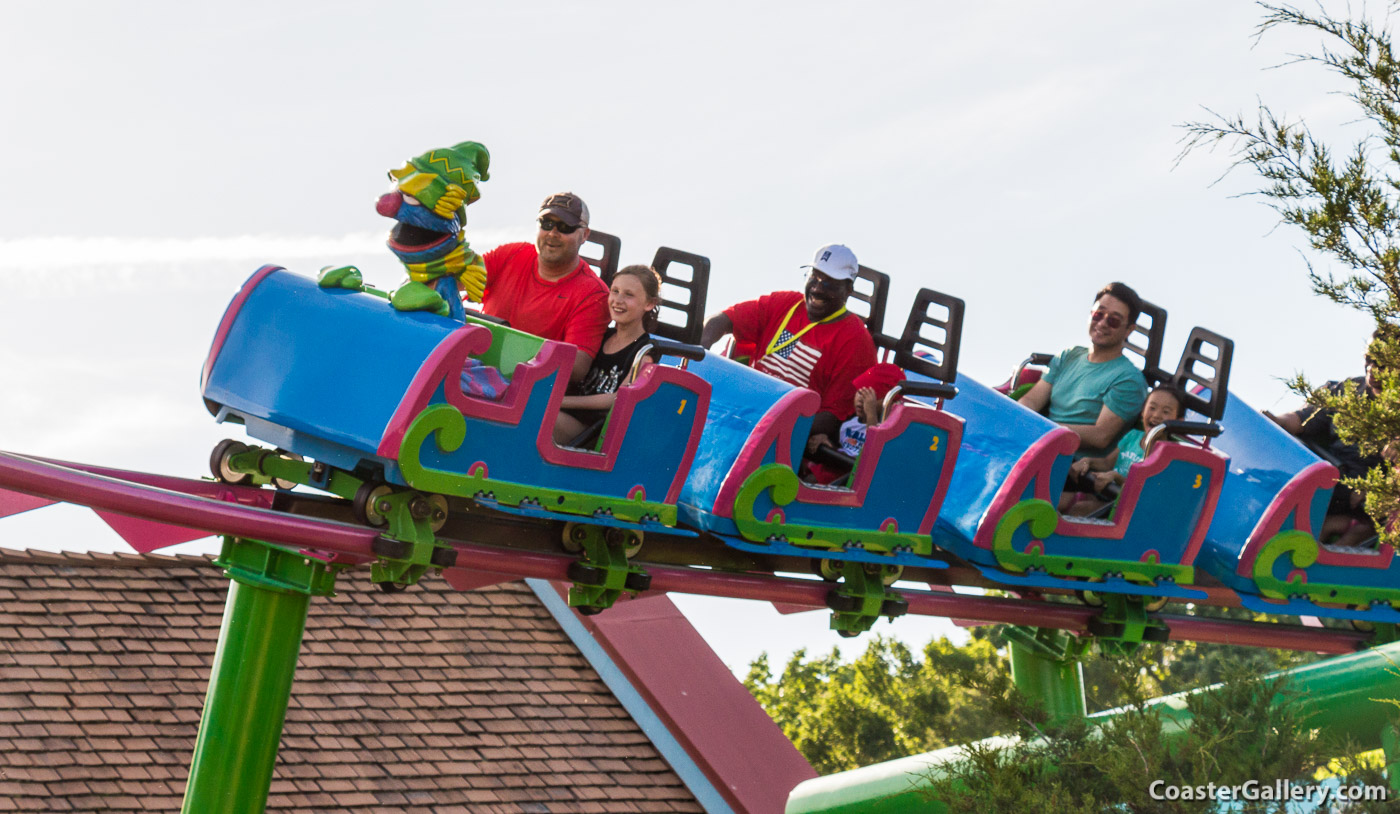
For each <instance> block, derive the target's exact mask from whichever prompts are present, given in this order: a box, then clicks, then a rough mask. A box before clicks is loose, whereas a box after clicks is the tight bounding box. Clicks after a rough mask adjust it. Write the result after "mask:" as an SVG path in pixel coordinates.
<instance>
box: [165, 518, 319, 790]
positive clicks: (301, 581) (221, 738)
mask: <svg viewBox="0 0 1400 814" xmlns="http://www.w3.org/2000/svg"><path fill="white" fill-rule="evenodd" d="M215 563H217V564H218V565H221V566H223V568H224V573H225V574H227V575H228V576H229V577H231V578H232V580H233V581H232V582H231V583H230V585H229V592H228V602H227V604H226V605H225V606H224V622H223V627H222V628H221V629H220V631H219V646H218V650H217V651H215V653H214V664H213V668H212V670H211V671H210V675H209V694H208V695H207V696H206V697H205V699H204V715H203V717H202V719H201V720H200V723H199V737H198V738H197V739H196V741H195V747H194V757H193V759H192V761H191V763H190V779H189V784H188V785H187V786H186V787H185V802H184V806H183V808H182V809H181V811H182V812H184V814H261V812H262V811H264V810H265V809H266V807H267V792H268V788H269V787H270V786H271V785H272V768H273V765H274V764H275V763H276V762H277V747H278V744H279V743H280V742H281V739H282V722H283V720H284V719H285V718H286V715H287V703H288V701H289V700H290V698H291V693H292V678H293V676H294V675H295V673H296V667H297V654H298V653H299V651H300V650H301V637H302V632H303V631H304V630H305V628H306V613H307V609H308V607H309V606H310V602H311V597H312V596H328V595H330V593H331V592H332V589H333V588H334V586H335V569H334V568H333V567H332V566H328V565H327V564H326V563H324V562H322V561H320V560H316V559H310V558H305V557H303V556H301V555H300V554H298V553H297V552H296V551H295V550H292V549H287V548H281V547H279V546H274V545H270V544H267V543H261V542H257V541H255V540H241V539H234V538H225V539H224V549H223V553H222V554H220V556H219V559H217V560H215Z"/></svg>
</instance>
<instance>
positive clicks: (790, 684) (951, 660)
mask: <svg viewBox="0 0 1400 814" xmlns="http://www.w3.org/2000/svg"><path fill="white" fill-rule="evenodd" d="M1198 612H1204V613H1207V614H1211V615H1229V616H1233V617H1242V616H1250V615H1251V614H1249V613H1248V612H1247V611H1242V610H1239V609H1216V608H1202V609H1198ZM1000 631H1001V628H994V627H983V628H977V629H976V630H974V631H973V638H972V640H971V641H969V642H968V643H967V644H965V645H955V644H953V643H951V642H949V641H948V640H947V639H945V638H938V639H934V640H933V641H931V642H929V643H928V644H927V645H926V646H925V647H924V648H923V650H922V652H921V653H920V654H919V656H918V657H916V656H915V655H914V654H913V653H912V652H911V651H910V650H909V648H908V647H907V646H905V645H904V644H903V643H901V642H898V641H895V640H891V639H886V638H882V637H880V636H876V637H874V638H872V639H871V640H870V642H869V644H868V646H867V647H866V649H865V651H864V653H862V655H860V656H859V657H858V658H856V659H855V660H854V661H852V662H850V663H845V664H843V663H842V661H841V656H840V651H839V650H837V649H835V648H833V649H832V651H831V652H830V653H828V654H826V655H825V656H822V657H818V658H808V656H807V653H806V651H804V650H799V651H797V652H796V653H794V654H793V656H792V658H790V659H789V660H788V662H787V664H786V666H785V667H784V668H783V670H782V673H781V674H780V675H777V676H775V675H774V674H773V671H772V669H771V667H770V666H769V663H768V657H767V655H763V656H760V657H759V658H758V659H756V660H755V661H754V662H753V663H752V664H751V665H750V666H749V671H748V674H747V677H746V678H745V679H744V685H745V686H746V687H748V689H749V691H750V692H752V693H753V694H754V697H755V698H757V699H758V701H759V703H760V704H761V705H762V706H763V708H764V709H765V710H767V711H768V714H769V715H771V716H772V717H773V719H774V721H776V722H777V724H778V726H779V727H781V728H782V730H783V732H784V734H786V735H787V736H788V738H790V739H791V740H792V742H793V744H794V745H796V746H797V749H798V751H800V752H801V753H802V754H803V756H805V757H806V758H807V760H808V762H810V763H811V764H812V766H813V768H815V769H816V770H817V771H818V772H820V773H822V774H828V773H831V772H837V771H844V770H846V769H854V768H858V767H860V766H867V765H869V764H872V763H880V762H883V761H886V760H893V759H895V758H899V757H904V756H906V755H912V754H919V753H921V752H928V751H931V750H934V749H939V748H942V747H944V746H953V745H957V744H963V743H969V742H973V741H979V740H982V739H983V738H986V737H989V736H992V735H997V734H1009V733H1012V732H1014V731H1015V727H1013V726H1012V725H1011V724H1010V723H1009V721H1011V720H1013V719H1014V718H1015V716H1014V715H1002V716H1000V717H989V716H988V714H987V710H988V708H989V707H990V706H991V705H994V704H997V703H1001V702H1000V701H998V700H997V699H1001V698H1004V697H1006V696H1007V695H1008V694H1009V693H1010V683H1011V681H1010V666H1009V664H1008V662H1007V659H1006V656H1005V655H1004V654H1003V651H1004V647H1005V644H1006V641H1005V639H1004V637H1003V636H1002V635H1001V632H1000ZM1315 658H1316V656H1315V655H1313V654H1306V653H1304V654H1299V653H1292V652H1288V651H1279V650H1260V649H1255V648H1246V647H1231V646H1226V645H1211V644H1198V643H1194V642H1175V643H1173V644H1172V645H1171V646H1170V647H1166V646H1161V645H1144V646H1142V647H1140V648H1139V649H1138V650H1136V651H1135V652H1134V653H1133V654H1132V655H1131V656H1129V657H1127V658H1119V657H1113V658H1104V657H1098V656H1094V655H1092V654H1091V655H1090V656H1089V657H1088V658H1087V659H1086V660H1085V662H1084V687H1085V694H1086V695H1087V697H1088V700H1089V710H1090V711H1091V712H1092V711H1097V710H1103V709H1111V708H1116V707H1122V706H1127V705H1130V704H1132V703H1133V701H1134V699H1139V698H1152V697H1156V696H1159V695H1169V694H1171V693H1175V692H1180V691H1182V690H1188V689H1194V688H1196V687H1201V686H1206V685H1209V684H1213V683H1216V682H1219V681H1223V680H1225V678H1226V677H1227V676H1228V675H1231V674H1232V671H1235V672H1239V671H1244V672H1246V673H1248V674H1251V675H1262V674H1264V673H1266V672H1270V671H1273V670H1278V669H1281V668H1285V667H1292V666H1296V665H1298V664H1302V663H1306V662H1308V661H1312V660H1314V659H1315Z"/></svg>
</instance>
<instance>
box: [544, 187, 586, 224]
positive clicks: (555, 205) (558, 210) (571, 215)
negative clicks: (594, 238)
mask: <svg viewBox="0 0 1400 814" xmlns="http://www.w3.org/2000/svg"><path fill="white" fill-rule="evenodd" d="M545 215H551V216H553V217H555V218H558V219H559V220H560V222H562V223H563V224H564V225H565V226H587V225H588V204H586V203H584V202H583V199H582V198H580V197H579V196H577V195H575V194H574V193H572V192H556V193H554V194H553V195H551V196H549V197H548V198H545V199H544V203H542V204H540V214H539V217H541V218H542V217H544V216H545Z"/></svg>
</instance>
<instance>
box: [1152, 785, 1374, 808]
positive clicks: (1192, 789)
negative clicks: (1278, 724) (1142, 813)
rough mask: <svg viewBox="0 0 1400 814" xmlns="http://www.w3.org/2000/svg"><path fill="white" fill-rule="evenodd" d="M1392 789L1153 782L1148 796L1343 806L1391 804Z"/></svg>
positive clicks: (1170, 798) (1165, 798) (1350, 786)
mask: <svg viewBox="0 0 1400 814" xmlns="http://www.w3.org/2000/svg"><path fill="white" fill-rule="evenodd" d="M1389 792H1390V789H1389V788H1387V787H1386V786H1365V785H1345V784H1342V785H1338V784H1336V783H1331V784H1326V785H1322V784H1316V783H1294V782H1293V781H1291V780H1272V781H1258V780H1247V781H1245V782H1244V783H1240V784H1238V785H1232V786H1224V785H1219V784H1216V783H1207V784H1205V785H1204V786H1177V785H1173V784H1171V783H1168V782H1166V781H1165V780H1156V781H1153V783H1152V784H1151V785H1149V786H1148V787H1147V793H1148V795H1149V796H1151V797H1152V799H1154V800H1218V801H1221V802H1226V801H1235V800H1244V801H1249V802H1254V801H1273V802H1294V803H1315V804H1317V805H1324V804H1326V803H1339V802H1347V801H1354V802H1359V801H1362V800H1387V799H1389V796H1390V794H1389Z"/></svg>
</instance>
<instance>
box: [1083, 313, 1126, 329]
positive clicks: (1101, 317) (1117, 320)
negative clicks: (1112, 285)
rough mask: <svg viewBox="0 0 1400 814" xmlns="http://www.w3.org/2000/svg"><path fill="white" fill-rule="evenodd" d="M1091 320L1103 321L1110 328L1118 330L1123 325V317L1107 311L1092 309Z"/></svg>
mask: <svg viewBox="0 0 1400 814" xmlns="http://www.w3.org/2000/svg"><path fill="white" fill-rule="evenodd" d="M1089 321H1090V322H1102V323H1103V324H1104V325H1105V326H1107V327H1108V329H1109V330H1113V331H1116V330H1118V329H1119V328H1121V327H1123V318H1122V317H1120V316H1118V315H1117V314H1110V313H1109V312H1107V311H1090V312H1089Z"/></svg>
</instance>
